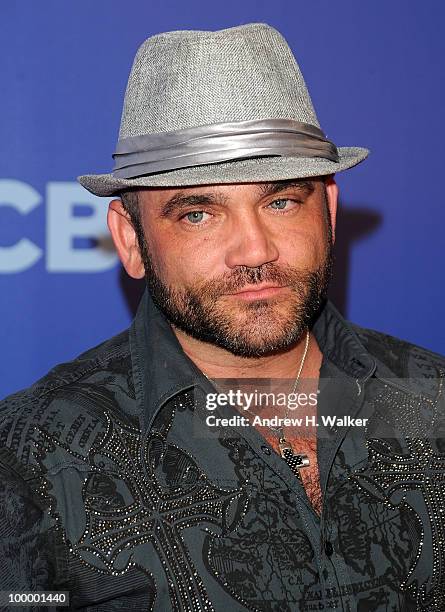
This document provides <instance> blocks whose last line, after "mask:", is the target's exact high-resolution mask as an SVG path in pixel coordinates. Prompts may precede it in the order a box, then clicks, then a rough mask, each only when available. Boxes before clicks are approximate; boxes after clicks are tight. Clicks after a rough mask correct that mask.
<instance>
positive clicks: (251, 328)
mask: <svg viewBox="0 0 445 612" xmlns="http://www.w3.org/2000/svg"><path fill="white" fill-rule="evenodd" d="M139 229H140V231H138V232H137V234H138V240H139V247H140V251H141V256H142V260H143V263H144V268H145V280H146V284H147V287H148V289H149V291H150V294H151V296H152V299H153V301H154V303H155V304H156V306H157V307H158V308H159V310H160V311H161V312H162V313H163V314H164V316H165V317H166V318H167V320H168V321H169V322H170V323H171V324H172V325H173V326H175V327H177V328H178V329H180V330H181V331H183V332H184V333H186V334H187V335H189V336H191V337H193V338H195V339H197V340H200V341H202V342H209V343H211V344H214V345H216V346H219V347H221V348H223V349H225V350H227V351H229V352H230V353H232V354H234V355H237V356H240V357H263V356H266V355H271V354H274V353H278V352H282V351H286V350H288V349H289V348H291V347H292V346H293V345H295V344H296V343H297V342H298V341H299V340H300V339H301V337H302V335H303V333H305V331H306V329H308V328H309V327H310V326H311V324H312V323H313V321H314V319H315V317H316V316H317V315H318V313H319V310H320V308H321V306H322V304H323V302H324V300H325V298H326V294H327V289H328V286H329V282H330V279H331V274H332V265H333V257H332V232H331V227H330V223H329V221H328V240H327V244H326V248H325V253H324V258H323V261H322V263H321V264H320V266H319V267H318V268H317V269H316V270H300V269H296V268H293V267H291V266H288V265H286V266H283V265H280V266H278V265H276V264H274V263H265V264H263V265H260V266H258V267H255V268H250V267H247V266H238V267H237V268H235V269H234V270H232V271H231V272H227V273H225V274H223V275H221V276H219V277H217V278H212V279H203V280H200V281H197V282H196V283H194V284H193V286H189V287H184V288H175V287H173V286H171V285H169V284H168V283H167V282H165V280H164V279H163V278H162V276H161V274H160V272H159V271H158V270H157V269H156V268H155V266H154V263H153V257H152V255H151V254H150V251H149V248H148V245H147V242H146V239H145V235H144V233H143V230H142V228H139ZM265 282H267V283H273V285H275V286H283V287H287V290H286V291H285V295H284V296H283V295H282V294H281V295H280V296H279V297H271V298H266V299H258V300H252V301H249V302H245V301H244V300H241V299H240V300H237V299H236V298H234V297H233V296H227V294H230V293H235V292H237V291H241V290H242V289H243V288H244V287H245V286H246V285H256V284H260V283H265Z"/></svg>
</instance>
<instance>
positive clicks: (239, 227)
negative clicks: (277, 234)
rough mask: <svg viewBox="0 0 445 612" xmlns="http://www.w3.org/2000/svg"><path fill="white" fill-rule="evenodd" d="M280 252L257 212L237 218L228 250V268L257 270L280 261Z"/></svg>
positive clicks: (226, 260)
mask: <svg viewBox="0 0 445 612" xmlns="http://www.w3.org/2000/svg"><path fill="white" fill-rule="evenodd" d="M278 256H279V252H278V248H277V246H276V244H275V241H274V238H273V236H272V235H271V233H270V230H268V228H267V227H266V225H265V223H264V222H263V221H262V220H261V219H259V218H258V217H257V215H256V213H255V212H253V211H251V212H250V213H249V214H242V215H241V214H240V216H239V217H237V219H236V221H235V223H234V225H233V227H232V235H231V237H230V240H229V243H228V248H227V250H226V256H225V263H226V266H227V267H228V268H236V267H237V266H247V267H249V268H256V267H258V266H261V265H262V264H265V263H269V262H272V261H275V260H277V259H278Z"/></svg>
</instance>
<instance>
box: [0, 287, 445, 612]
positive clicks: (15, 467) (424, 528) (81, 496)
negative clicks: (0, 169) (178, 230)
mask: <svg viewBox="0 0 445 612" xmlns="http://www.w3.org/2000/svg"><path fill="white" fill-rule="evenodd" d="M313 332H314V334H315V336H316V338H317V341H318V344H319V346H320V349H321V351H322V353H323V363H322V367H321V371H320V394H319V399H318V410H319V417H321V416H322V415H324V416H331V417H336V418H344V419H345V422H346V421H347V419H348V418H349V419H351V418H357V417H360V418H363V419H364V418H366V419H368V421H367V425H366V427H358V428H354V427H353V426H351V427H348V426H345V425H337V424H335V425H334V426H333V427H329V428H328V430H326V431H324V430H323V431H324V434H326V435H321V433H320V434H319V436H318V440H317V454H318V463H319V469H320V480H321V488H322V493H323V507H322V513H321V517H319V516H318V515H317V514H315V512H314V510H313V508H312V506H311V504H310V502H309V500H308V498H307V496H306V493H305V491H304V488H303V486H302V484H301V481H299V479H298V478H296V477H295V475H294V473H293V472H292V470H291V469H290V468H289V466H288V465H287V464H286V463H285V462H284V461H283V460H282V459H281V457H280V456H279V455H278V454H277V453H275V452H274V451H273V449H272V448H271V447H270V446H269V444H268V443H267V442H266V441H265V439H264V438H263V437H262V436H261V434H260V433H259V432H258V431H257V430H256V429H255V428H254V427H236V426H234V427H220V428H217V430H216V431H215V432H214V434H213V435H209V428H208V427H207V425H206V422H205V416H206V410H205V397H206V393H208V392H210V391H214V389H213V388H212V387H211V385H210V382H209V381H208V380H206V379H205V378H204V376H203V375H202V373H201V372H200V371H199V370H198V369H197V368H196V367H195V365H194V364H193V363H192V362H191V361H190V360H189V359H188V358H187V356H186V355H185V354H184V352H183V351H182V349H181V347H180V345H179V343H178V341H177V340H176V337H175V336H174V334H173V332H172V331H171V328H170V326H169V324H168V323H167V321H166V320H165V318H164V317H163V315H162V314H161V313H160V312H159V311H158V310H157V308H156V307H155V306H154V304H153V302H152V301H151V299H150V297H149V294H148V293H147V292H146V293H145V295H144V297H143V300H142V302H141V305H140V307H139V310H138V313H137V315H136V317H135V319H134V321H133V323H132V325H131V327H130V329H129V330H127V331H125V332H122V333H121V334H119V335H118V336H116V337H114V338H112V339H110V340H108V341H107V342H105V343H103V344H101V345H100V346H98V347H95V348H93V349H91V350H89V351H88V352H86V353H84V354H83V355H81V356H79V357H78V358H77V359H75V360H73V361H72V362H69V363H65V364H61V365H59V366H57V367H56V368H54V369H53V370H52V371H51V372H49V373H48V374H47V375H46V376H45V377H44V378H42V379H41V380H39V381H38V382H36V383H35V384H34V385H33V386H32V387H30V388H29V389H27V390H25V391H21V392H19V393H17V394H15V395H12V396H10V397H8V398H6V399H5V400H3V402H1V403H0V591H5V592H23V591H26V592H37V591H68V592H69V595H70V608H69V609H72V610H88V611H94V612H113V611H116V610H126V611H127V610H138V611H144V610H145V611H149V610H153V611H155V612H166V611H169V610H173V611H187V612H201V611H217V612H219V611H226V610H230V611H233V612H238V611H239V612H241V611H245V610H251V611H264V612H266V611H271V612H272V611H280V612H287V611H289V612H291V611H300V610H301V611H312V610H339V611H340V610H341V611H348V612H352V611H354V612H370V611H377V612H384V611H385V612H398V611H403V612H414V611H424V612H440V611H442V612H443V610H445V521H444V518H443V517H444V513H445V483H444V476H445V443H444V441H443V440H444V438H443V435H444V433H445V409H444V402H443V386H442V384H443V375H444V374H443V373H444V371H445V360H444V359H443V358H442V357H440V356H438V355H435V354H433V353H430V352H428V351H426V350H423V349H420V348H419V347H415V346H413V345H410V344H408V343H405V342H402V341H400V340H397V339H395V338H392V337H389V336H386V335H383V334H379V333H377V332H373V331H370V330H364V329H361V328H358V327H357V326H353V325H351V324H350V323H347V322H346V321H345V320H344V319H343V318H342V317H341V315H340V314H339V313H338V312H337V311H336V309H335V308H334V307H333V306H332V304H331V303H330V302H327V303H326V305H325V306H324V308H323V310H322V312H321V314H320V316H319V318H318V319H317V321H316V323H315V325H314V327H313ZM332 381H335V384H333V383H332ZM233 411H234V409H232V408H231V407H230V406H227V407H226V408H221V409H220V414H221V415H222V416H231V415H232V414H233ZM2 609H9V608H8V607H5V608H2ZM21 609H24V608H21ZM29 609H30V610H31V609H33V610H35V609H41V610H44V609H46V608H45V607H44V606H43V607H41V608H29ZM48 609H49V610H51V609H55V608H48ZM63 609H66V608H62V607H60V610H63Z"/></svg>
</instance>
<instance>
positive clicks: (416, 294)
mask: <svg viewBox="0 0 445 612" xmlns="http://www.w3.org/2000/svg"><path fill="white" fill-rule="evenodd" d="M0 17H1V24H2V36H1V37H0V58H1V59H0V62H1V83H2V88H1V91H2V95H1V97H0V121H1V147H0V149H1V153H0V295H1V299H0V317H1V354H0V397H3V396H4V395H6V394H7V393H10V392H12V391H15V390H17V389H19V388H21V387H24V386H27V385H29V384H30V383H32V382H33V381H34V380H35V379H36V378H37V377H39V376H41V375H43V374H44V373H45V372H46V371H47V370H48V369H49V368H50V367H52V366H53V365H55V364H56V363H58V362H60V361H64V360H68V359H71V358H72V357H73V356H75V355H76V354H78V353H79V352H81V351H83V350H85V349H87V348H89V347H90V346H92V345H95V344H98V343H99V342H101V341H102V340H104V339H105V338H107V337H109V336H111V335H113V334H115V333H117V332H118V331H121V330H122V329H123V328H125V327H126V326H127V325H128V323H129V321H130V320H131V317H132V313H133V310H134V308H135V305H136V302H137V299H138V295H139V292H140V285H138V284H134V283H132V282H130V281H129V280H128V279H126V277H125V275H124V273H123V272H122V269H121V267H120V266H119V265H118V263H117V259H116V255H115V253H114V252H113V250H112V247H111V244H110V241H109V240H108V238H107V230H106V225H105V214H106V208H107V203H108V201H109V199H107V198H103V199H100V198H95V197H93V196H91V195H90V194H89V193H88V192H86V191H85V190H83V189H82V188H81V187H80V186H78V185H77V184H76V181H75V178H76V176H77V175H79V174H84V173H88V172H103V171H104V172H108V171H110V169H111V166H112V160H111V154H112V152H113V150H114V146H115V143H116V139H117V133H118V127H119V121H120V113H121V105H122V99H123V94H124V90H125V85H126V81H127V77H128V73H129V70H130V67H131V63H132V60H133V56H134V54H135V52H136V49H137V47H138V46H139V44H140V43H141V42H142V41H143V40H144V39H145V38H147V37H148V36H150V35H152V34H155V33H157V32H160V31H166V30H175V29H187V28H188V29H219V28H223V27H230V26H233V25H238V24H240V23H246V22H249V21H266V22H268V23H270V24H271V25H273V26H275V27H277V28H278V29H279V30H280V31H281V32H282V33H283V34H284V35H285V36H286V38H287V39H288V41H289V43H290V44H291V46H292V48H293V50H294V52H295V54H296V57H297V59H298V61H299V63H300V66H301V68H302V71H303V74H304V76H305V78H306V81H307V84H308V86H309V89H310V91H311V95H312V99H313V102H314V105H315V108H316V110H317V113H318V116H319V119H320V122H321V125H322V128H323V129H324V131H325V132H326V133H327V135H328V137H329V138H331V139H332V140H333V141H334V142H336V143H337V144H338V145H339V146H346V145H358V146H366V147H368V148H370V149H371V155H370V157H369V158H368V160H367V161H365V162H364V163H363V164H362V165H361V166H359V167H357V168H354V169H352V170H350V171H347V172H345V173H343V174H340V175H338V176H337V179H338V183H339V185H340V189H341V202H342V211H341V214H340V220H339V223H340V226H339V228H338V241H339V246H338V248H337V265H336V282H335V284H334V286H333V289H332V295H333V297H334V299H335V301H336V303H337V304H338V305H339V307H340V309H341V310H342V311H343V313H344V314H345V315H346V316H347V317H348V318H350V319H352V320H354V321H355V322H356V323H359V324H361V325H364V326H367V327H372V328H375V329H379V330H381V331H385V332H387V333H390V334H393V335H396V336H399V337H402V338H405V339H408V340H410V341H412V342H415V343H417V344H420V345H423V346H425V347H427V348H430V349H432V350H435V351H437V352H442V353H444V352H445V331H444V326H443V324H442V312H441V309H442V300H443V294H444V290H443V281H442V269H443V263H444V262H443V260H444V257H443V223H444V216H445V215H444V208H443V206H444V202H443V186H442V175H443V172H444V171H443V169H442V163H443V141H444V136H445V134H444V123H443V120H442V112H443V108H444V107H445V96H444V82H443V70H444V63H445V62H444V51H445V37H444V36H443V25H442V24H443V19H444V17H445V5H444V4H443V3H442V2H440V1H439V0H437V1H434V0H428V1H427V2H424V3H420V2H418V1H417V0H416V1H414V0H411V1H407V0H403V1H402V0H392V2H383V1H377V2H372V3H371V2H367V3H365V2H357V1H356V0H341V1H339V2H330V1H328V0H311V1H310V2H308V1H305V2H302V1H300V0H274V2H262V1H259V0H244V2H239V1H237V2H234V1H228V0H226V1H225V2H223V3H220V4H218V3H209V2H198V1H195V0H188V1H187V2H183V1H181V0H176V1H164V2H162V3H153V2H148V1H147V0H145V1H143V0H132V1H131V2H127V3H123V2H119V1H118V0H114V1H110V0H94V2H91V0H76V2H72V3H68V2H60V0H42V1H41V2H23V1H22V2H20V1H17V2H14V3H13V2H10V3H2V7H1V9H0Z"/></svg>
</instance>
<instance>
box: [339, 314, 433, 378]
mask: <svg viewBox="0 0 445 612" xmlns="http://www.w3.org/2000/svg"><path fill="white" fill-rule="evenodd" d="M350 325H351V327H352V329H353V330H354V331H355V333H356V334H357V336H358V337H359V339H360V341H361V343H362V344H363V346H364V347H365V349H366V350H367V351H368V352H369V353H370V355H372V357H374V358H375V359H376V360H377V361H378V362H380V363H383V364H384V365H385V366H386V367H387V368H388V369H389V370H390V371H391V372H392V374H393V375H394V376H395V377H397V378H411V379H413V378H435V377H441V376H443V373H445V357H444V356H443V355H440V354H439V353H435V352H433V351H430V350H428V349H426V348H423V347H421V346H419V345H416V344H413V343H411V342H408V341H407V340H402V339H401V338H397V337H396V336H392V335H390V334H386V333H384V332H380V331H376V330H374V329H368V328H365V327H360V326H359V325H356V324H354V323H350Z"/></svg>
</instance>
